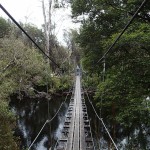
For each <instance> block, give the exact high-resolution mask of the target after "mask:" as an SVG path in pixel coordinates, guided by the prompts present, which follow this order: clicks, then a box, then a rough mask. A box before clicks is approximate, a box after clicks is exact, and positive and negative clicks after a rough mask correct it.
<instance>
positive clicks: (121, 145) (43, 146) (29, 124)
mask: <svg viewBox="0 0 150 150" xmlns="http://www.w3.org/2000/svg"><path fill="white" fill-rule="evenodd" d="M64 100H65V97H56V96H55V97H52V98H51V101H50V103H49V105H50V109H49V111H50V118H51V117H53V116H54V115H55V113H56V112H57V110H58V108H59V106H60V105H61V103H62V101H64ZM68 104H69V98H68V100H67V102H66V103H65V104H63V106H62V108H61V110H60V112H59V113H58V115H57V117H56V118H55V119H54V120H53V121H52V122H51V124H47V125H46V126H45V128H44V130H43V131H42V132H41V134H40V136H39V137H38V138H37V140H36V142H35V144H34V145H33V147H32V150H47V149H48V148H49V147H54V145H55V144H56V141H57V139H58V138H59V137H60V135H61V130H62V128H63V123H64V120H65V114H66V112H67V108H68ZM86 104H87V108H88V115H89V119H90V120H91V129H92V134H93V138H94V141H95V147H96V150H99V149H100V150H114V149H113V144H112V142H111V140H110V138H109V137H108V135H107V133H106V131H105V129H104V127H103V126H102V123H101V121H99V120H98V118H97V117H96V115H95V113H94V111H93V109H92V107H91V105H90V104H89V102H88V100H86ZM10 107H11V110H12V111H13V112H14V113H15V114H16V116H17V128H16V130H15V135H16V136H19V137H20V142H21V146H20V149H21V150H23V149H25V148H28V147H29V146H30V144H31V142H32V141H33V140H34V138H35V137H36V135H37V134H38V132H39V131H40V129H41V127H42V126H43V124H44V123H45V121H46V120H47V117H48V101H47V100H46V99H44V98H42V99H41V98H39V99H29V98H24V99H22V100H21V101H20V100H18V99H17V98H16V97H15V96H14V97H13V98H12V99H11V102H10ZM97 112H98V111H97ZM103 120H104V122H105V124H106V126H107V127H108V128H109V131H110V129H111V128H112V124H111V123H109V122H107V118H106V117H105V116H104V117H103ZM141 126H142V128H144V130H143V129H142V130H140V129H139V128H136V127H135V128H134V127H133V128H132V130H131V131H128V130H125V129H124V128H123V127H122V126H119V125H117V126H116V130H115V138H114V137H113V139H114V141H115V143H116V144H117V147H118V149H119V150H149V149H150V128H148V127H144V125H142V123H141ZM110 134H111V135H113V132H110Z"/></svg>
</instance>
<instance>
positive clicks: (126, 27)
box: [97, 0, 148, 63]
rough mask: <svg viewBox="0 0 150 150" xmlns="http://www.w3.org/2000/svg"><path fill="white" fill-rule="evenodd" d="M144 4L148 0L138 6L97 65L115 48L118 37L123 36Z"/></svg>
mask: <svg viewBox="0 0 150 150" xmlns="http://www.w3.org/2000/svg"><path fill="white" fill-rule="evenodd" d="M146 2H148V0H144V1H143V2H142V4H141V5H140V7H139V8H138V9H137V11H136V12H135V13H134V15H133V16H132V18H131V19H130V21H129V22H128V24H127V25H126V26H125V27H124V29H123V30H122V32H121V33H120V34H119V35H118V37H117V38H116V39H115V41H114V43H113V44H112V45H111V46H110V47H109V48H108V50H107V51H106V52H105V54H104V55H103V56H102V57H101V58H100V59H99V60H98V61H97V63H99V62H100V61H101V60H102V59H103V58H105V56H106V55H107V54H108V53H109V52H110V51H111V50H112V48H113V47H114V46H115V44H116V43H117V41H118V40H119V39H120V37H121V36H122V35H123V34H124V32H125V31H126V30H127V29H128V27H129V25H130V24H131V23H132V22H133V20H134V18H135V17H136V15H137V14H138V13H139V12H140V10H141V9H142V8H143V6H144V5H145V4H146Z"/></svg>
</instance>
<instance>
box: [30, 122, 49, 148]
mask: <svg viewBox="0 0 150 150" xmlns="http://www.w3.org/2000/svg"><path fill="white" fill-rule="evenodd" d="M48 122H49V121H48V120H46V121H45V123H44V125H43V126H42V128H41V130H40V131H39V133H38V134H37V136H36V137H35V139H34V140H33V142H32V143H31V145H30V146H29V148H28V150H30V149H31V147H32V145H33V144H34V142H35V141H36V139H37V138H38V137H39V135H40V133H41V132H42V130H43V129H44V127H45V125H46V124H47V123H48Z"/></svg>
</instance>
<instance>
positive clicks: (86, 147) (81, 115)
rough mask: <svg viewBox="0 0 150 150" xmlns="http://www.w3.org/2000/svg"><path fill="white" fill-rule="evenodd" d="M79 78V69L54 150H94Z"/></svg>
mask: <svg viewBox="0 0 150 150" xmlns="http://www.w3.org/2000/svg"><path fill="white" fill-rule="evenodd" d="M80 78H81V76H80V69H79V68H77V73H76V82H75V88H74V89H73V92H72V97H71V100H70V104H69V107H68V111H67V115H66V119H65V123H64V126H63V130H62V135H61V138H60V139H59V140H58V142H57V144H56V146H55V150H94V144H93V139H92V134H91V128H90V121H89V120H88V114H87V108H86V105H85V100H84V93H83V92H82V89H81V82H80Z"/></svg>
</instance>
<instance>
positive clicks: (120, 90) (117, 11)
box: [71, 0, 150, 149]
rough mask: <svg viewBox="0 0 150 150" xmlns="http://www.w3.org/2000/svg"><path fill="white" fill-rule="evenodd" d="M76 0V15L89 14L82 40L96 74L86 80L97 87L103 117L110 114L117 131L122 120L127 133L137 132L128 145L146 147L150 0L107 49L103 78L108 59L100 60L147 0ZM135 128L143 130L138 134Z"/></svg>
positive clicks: (87, 62)
mask: <svg viewBox="0 0 150 150" xmlns="http://www.w3.org/2000/svg"><path fill="white" fill-rule="evenodd" d="M71 2H72V9H73V17H76V18H77V19H78V16H80V15H83V14H84V15H85V16H86V18H87V19H85V20H84V19H83V20H81V22H82V27H81V29H80V34H79V36H78V40H77V42H78V43H79V44H80V46H81V47H82V49H83V58H82V62H83V66H84V68H85V69H86V72H87V73H89V76H91V80H92V82H91V81H88V80H85V81H86V84H90V85H91V86H94V87H96V89H97V90H96V93H95V103H96V106H97V108H98V109H99V108H101V109H102V117H103V118H106V122H107V123H108V126H109V128H110V130H111V131H112V130H113V131H112V132H115V127H117V126H120V127H121V128H122V129H123V131H122V133H121V134H122V135H126V136H127V137H132V138H133V139H132V141H131V142H129V143H128V145H127V147H126V148H129V149H134V148H135V147H134V144H135V143H140V147H139V149H146V144H145V145H144V144H142V140H143V141H145V143H147V135H146V134H143V133H144V130H145V129H146V130H149V124H150V121H149V119H147V118H149V113H150V109H149V107H150V102H149V100H147V98H148V97H149V96H150V67H149V66H150V42H149V37H150V26H149V24H147V22H149V20H150V17H149V7H150V3H149V2H147V3H146V5H145V6H144V7H143V9H142V10H141V11H140V13H139V14H138V15H137V17H136V19H135V20H134V22H133V23H132V24H131V25H130V27H129V28H128V30H127V31H126V32H125V33H124V34H123V36H122V37H121V38H120V40H119V41H118V42H117V44H116V45H115V46H114V47H113V49H112V51H111V52H110V53H109V54H108V55H107V57H106V72H105V82H103V81H102V78H103V73H104V72H103V62H100V63H98V64H97V61H98V60H99V59H100V58H101V57H102V55H103V54H104V53H105V52H106V51H107V50H108V48H109V47H110V46H111V45H112V44H113V42H114V41H115V39H116V37H117V36H118V35H119V34H120V32H121V31H122V29H123V28H124V26H125V25H126V24H127V22H128V21H129V19H130V16H131V15H133V14H134V12H135V11H136V10H137V8H138V7H139V6H140V5H141V3H142V1H141V0H129V1H116V0H109V1H108V0H94V1H84V2H83V1H79V0H76V1H71ZM79 3H80V4H79ZM97 77H98V78H97ZM96 78H97V79H96ZM97 80H98V81H97ZM135 130H138V131H139V134H138V135H137V136H135V134H134V133H135ZM116 132H117V131H116ZM118 132H119V131H118ZM116 135H117V133H116ZM141 135H142V137H139V136H141ZM114 136H115V135H114ZM135 141H136V142H135Z"/></svg>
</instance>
